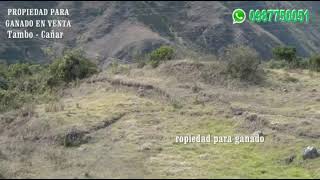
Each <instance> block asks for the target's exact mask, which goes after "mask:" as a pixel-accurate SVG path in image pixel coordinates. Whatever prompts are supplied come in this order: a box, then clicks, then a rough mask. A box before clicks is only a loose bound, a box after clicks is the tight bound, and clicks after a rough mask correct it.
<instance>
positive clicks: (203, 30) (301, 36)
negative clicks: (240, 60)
mask: <svg viewBox="0 0 320 180" xmlns="http://www.w3.org/2000/svg"><path fill="white" fill-rule="evenodd" d="M0 4H1V7H2V9H1V10H0V15H1V16H0V17H1V19H0V20H1V21H3V22H4V20H5V19H6V18H7V16H6V13H7V8H24V7H25V8H28V7H29V8H30V7H32V8H68V9H69V10H70V16H69V17H64V16H61V17H51V18H53V19H54V18H56V19H66V18H67V19H70V20H71V21H72V28H70V29H64V33H65V36H64V39H62V40H54V42H53V41H52V40H43V39H42V40H41V39H33V40H30V41H29V40H8V39H7V38H6V34H5V31H4V30H5V28H4V23H3V24H1V26H0V28H1V32H3V33H0V38H1V42H2V43H1V45H0V59H5V60H8V61H9V62H16V61H19V60H29V61H37V62H46V61H48V59H50V58H49V57H46V54H45V50H44V49H47V48H52V49H54V50H56V51H57V52H58V53H59V52H62V50H63V49H64V48H83V49H86V50H87V55H88V56H89V57H90V58H95V59H97V60H98V61H100V62H101V63H104V62H106V61H108V58H118V59H121V60H122V61H124V62H132V61H133V60H134V59H135V57H137V56H139V55H140V54H144V53H145V52H150V51H151V50H153V49H155V48H157V47H159V46H160V45H161V44H172V45H175V46H177V47H179V49H180V51H183V52H189V53H191V52H193V53H196V54H203V53H205V54H208V53H209V54H217V53H220V52H221V51H222V50H223V49H224V48H225V47H226V46H227V45H230V44H234V43H242V44H246V45H249V46H251V47H253V48H254V49H256V50H257V51H258V52H259V53H260V54H261V55H262V56H263V57H266V58H267V57H270V56H271V52H270V48H272V47H275V46H277V45H291V46H294V47H296V48H297V50H298V54H299V55H301V56H306V55H310V54H312V53H315V52H317V51H319V43H318V42H319V38H320V35H319V31H318V29H317V27H318V26H317V24H318V19H317V14H316V13H317V12H316V9H315V7H318V6H319V5H320V4H319V3H318V2H243V1H241V2H234V1H233V2H218V1H216V2H200V1H198V2H183V1H177V2H174V1H170V2H165V1H162V2H143V1H140V2H110V1H109V2H84V1H81V2H68V1H67V2H36V3H29V2H28V3H27V2H1V3H0ZM235 8H243V9H245V10H247V11H248V10H249V9H256V8H260V9H263V8H277V9H279V8H291V9H293V8H295V9H299V8H302V9H308V10H309V11H310V12H311V14H312V17H311V20H310V23H309V24H265V25H256V24H250V23H248V22H246V23H244V24H241V25H233V24H232V18H231V13H232V11H233V9H235ZM13 18H17V17H13ZM10 19H11V18H10ZM193 53H191V54H193Z"/></svg>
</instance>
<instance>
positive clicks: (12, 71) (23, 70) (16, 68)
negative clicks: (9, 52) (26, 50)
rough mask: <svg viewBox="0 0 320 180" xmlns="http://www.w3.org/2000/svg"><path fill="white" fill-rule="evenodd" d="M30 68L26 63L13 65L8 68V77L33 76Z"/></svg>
mask: <svg viewBox="0 0 320 180" xmlns="http://www.w3.org/2000/svg"><path fill="white" fill-rule="evenodd" d="M29 66H30V65H29V64H25V63H17V64H12V65H10V66H9V67H8V76H9V77H10V78H20V77H24V76H26V75H31V74H32V73H31V71H30V69H29Z"/></svg>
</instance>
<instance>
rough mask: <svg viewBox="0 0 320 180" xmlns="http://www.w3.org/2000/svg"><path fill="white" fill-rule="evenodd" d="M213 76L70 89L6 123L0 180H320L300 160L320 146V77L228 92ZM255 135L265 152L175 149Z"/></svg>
mask: <svg viewBox="0 0 320 180" xmlns="http://www.w3.org/2000/svg"><path fill="white" fill-rule="evenodd" d="M206 67H212V68H213V69H212V70H213V71H218V69H219V65H218V64H216V62H196V61H192V60H177V61H171V62H166V63H164V64H162V65H161V66H160V67H158V68H156V69H151V68H150V67H148V66H146V67H144V68H143V69H138V68H135V65H122V66H121V68H120V67H116V69H115V67H111V68H113V69H108V70H107V71H104V72H102V73H100V74H98V75H95V76H93V77H91V78H88V79H85V80H83V81H82V82H80V83H78V84H75V85H74V86H73V87H70V88H67V89H64V90H63V91H61V98H60V100H59V101H57V102H50V103H48V104H38V105H29V106H26V107H24V108H22V109H20V110H17V111H11V112H7V113H5V114H2V115H1V121H0V123H1V124H0V128H1V131H0V144H1V146H0V159H1V161H0V175H1V176H2V177H5V178H13V177H15V178H319V177H320V174H319V172H320V171H319V170H320V169H319V161H320V159H319V158H317V159H310V160H303V159H302V157H301V155H302V151H303V149H304V148H305V147H306V146H309V145H312V146H315V147H319V146H320V144H319V141H318V139H319V136H320V131H319V129H318V128H317V127H319V125H320V121H319V118H320V111H319V109H320V96H319V89H320V83H319V80H318V79H319V77H320V75H319V73H312V72H309V71H300V70H270V69H267V70H266V71H267V72H266V73H267V76H266V77H267V78H266V80H265V82H264V83H263V84H261V85H259V86H258V85H257V86H243V85H232V86H230V87H228V86H227V85H226V84H223V83H222V82H218V81H215V82H216V83H214V82H213V81H208V80H207V79H206V78H204V74H203V72H205V70H206V69H205V68H206ZM215 67H216V69H215ZM293 79H294V80H293ZM256 131H261V132H263V134H264V136H265V142H264V143H240V144H222V143H218V144H212V143H190V144H179V143H176V142H175V138H176V136H178V135H191V134H194V135H197V134H203V135H207V134H212V135H221V136H228V135H231V136H233V135H250V134H252V133H254V132H256ZM292 157H293V158H292ZM290 158H291V159H292V160H290V161H288V159H290Z"/></svg>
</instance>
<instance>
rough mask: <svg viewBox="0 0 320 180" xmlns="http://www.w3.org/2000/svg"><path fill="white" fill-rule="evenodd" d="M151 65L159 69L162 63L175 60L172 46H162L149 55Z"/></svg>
mask: <svg viewBox="0 0 320 180" xmlns="http://www.w3.org/2000/svg"><path fill="white" fill-rule="evenodd" d="M149 58H150V61H149V63H150V65H151V66H152V67H154V68H155V67H157V66H158V65H159V64H160V62H161V61H167V60H172V59H173V58H174V49H173V48H172V47H170V46H161V47H159V48H158V49H156V50H154V51H152V52H151V53H150V55H149Z"/></svg>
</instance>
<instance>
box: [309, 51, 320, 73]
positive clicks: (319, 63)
mask: <svg viewBox="0 0 320 180" xmlns="http://www.w3.org/2000/svg"><path fill="white" fill-rule="evenodd" d="M309 67H310V69H311V70H314V71H320V54H317V55H313V56H311V57H310V60H309Z"/></svg>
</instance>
